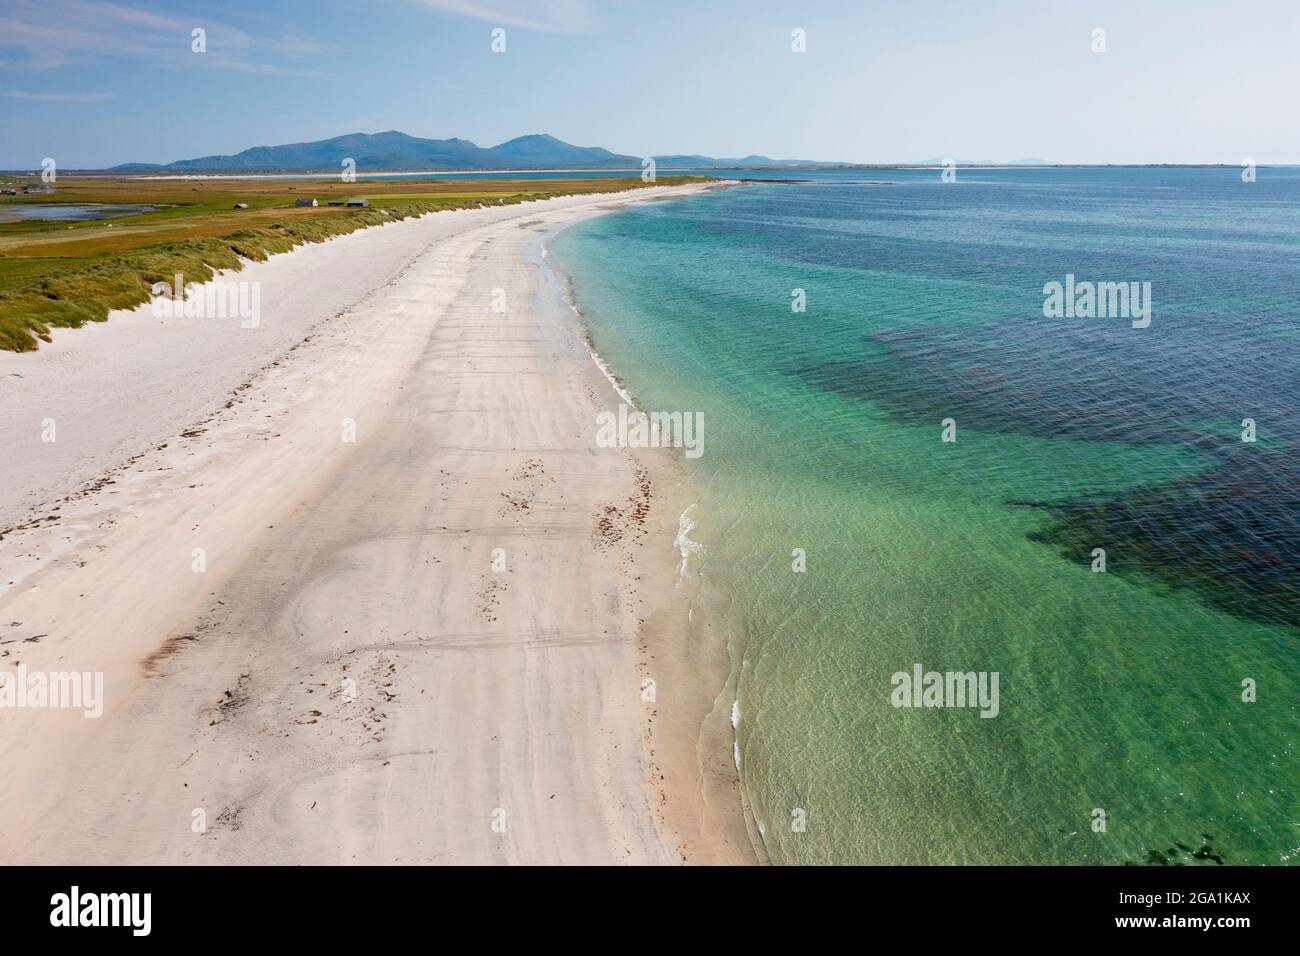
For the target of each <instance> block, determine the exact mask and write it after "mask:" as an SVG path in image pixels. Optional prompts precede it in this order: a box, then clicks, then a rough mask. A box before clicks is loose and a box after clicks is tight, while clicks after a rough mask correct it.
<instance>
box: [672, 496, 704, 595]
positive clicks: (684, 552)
mask: <svg viewBox="0 0 1300 956" xmlns="http://www.w3.org/2000/svg"><path fill="white" fill-rule="evenodd" d="M695 505H696V502H691V506H690V508H687V509H686V510H685V511H683V512H682V513H681V515H680V516H679V517H678V518H677V538H676V540H674V541H673V544H675V545H677V552H678V554H680V555H681V556H682V567H681V571H680V572H679V573H678V577H683V578H684V577H686V562H687V561H689V560H690V557H691V555H693V554H703V553H704V545H702V544H700V543H699V542H698V541H692V540H691V538H690V534H691V532H692V531H694V530H695V522H694V521H692V520H691V518H690V514H691V508H694V507H695Z"/></svg>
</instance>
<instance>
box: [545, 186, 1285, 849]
mask: <svg viewBox="0 0 1300 956" xmlns="http://www.w3.org/2000/svg"><path fill="white" fill-rule="evenodd" d="M798 177H799V178H802V179H807V180H811V181H810V182H807V183H801V184H793V185H792V184H761V185H744V186H737V187H732V188H729V189H725V190H718V191H714V192H711V193H708V194H705V195H701V196H698V197H691V198H688V199H684V200H681V201H674V202H660V203H646V204H641V205H638V206H635V207H631V208H629V209H627V210H625V211H621V212H615V213H613V214H610V215H607V216H604V217H600V218H596V219H593V220H590V221H587V222H584V223H581V224H579V225H577V226H574V227H573V228H571V229H568V230H567V231H565V232H563V233H561V234H560V235H559V236H558V237H557V238H556V239H555V240H554V241H553V243H552V246H551V256H552V262H554V263H557V264H558V266H559V267H560V268H561V269H562V271H564V272H565V273H567V274H568V276H569V277H570V280H571V284H572V289H573V295H574V298H575V303H576V305H577V307H578V309H579V311H580V312H581V314H582V317H583V321H584V322H585V323H586V325H587V328H588V331H589V334H590V336H591V338H592V341H593V345H594V347H595V349H596V351H597V352H598V353H599V354H600V355H601V356H602V357H603V359H604V360H605V361H606V362H607V363H608V365H609V366H610V368H611V369H612V371H613V372H614V373H615V374H616V375H617V376H618V377H619V379H620V380H621V382H622V383H623V384H624V385H625V387H626V388H627V390H628V391H629V393H630V394H631V395H632V396H634V397H635V399H636V401H637V403H638V404H639V405H640V406H641V407H642V408H644V409H647V410H661V409H662V410H673V411H691V412H693V413H696V414H697V415H699V416H701V417H700V419H699V421H701V422H702V429H701V434H702V438H703V444H702V449H703V454H702V455H701V456H700V457H698V458H696V459H692V460H689V461H687V462H686V467H687V469H688V473H689V474H690V476H691V479H692V484H693V486H694V487H695V489H696V491H697V496H696V497H697V501H696V503H695V504H694V505H693V507H692V508H691V510H690V515H689V519H690V521H693V522H694V523H695V527H694V529H693V530H691V532H690V537H691V538H692V539H693V540H694V541H696V542H698V543H699V545H701V546H702V550H700V551H699V552H698V553H694V554H691V555H690V556H689V560H688V561H687V566H686V571H685V573H686V575H688V576H689V577H690V578H691V579H692V581H694V582H696V583H698V584H699V585H700V588H699V591H698V595H697V597H696V599H695V600H696V606H695V607H694V609H693V613H692V621H693V627H694V628H695V633H694V634H693V635H692V638H693V639H698V640H712V639H716V638H713V637H711V636H710V635H715V634H723V635H726V639H727V641H728V642H729V645H730V648H731V652H732V655H733V659H734V661H735V666H736V667H737V668H738V669H739V674H740V677H739V690H738V700H737V702H736V708H735V718H736V719H735V723H736V734H737V739H736V744H737V746H736V755H737V759H738V763H739V767H740V774H741V780H742V785H743V788H744V791H745V795H746V797H747V800H748V803H749V806H750V807H751V809H752V812H753V815H754V819H755V821H756V823H757V825H758V826H759V828H760V829H761V832H762V835H763V841H764V843H765V845H766V848H767V851H768V853H769V854H770V856H771V858H772V859H773V861H774V862H777V863H788V864H817V863H900V864H903V863H906V864H930V863H972V864H974V863H978V864H1011V863H1030V864H1047V863H1057V864H1123V863H1135V864H1152V865H1171V864H1187V865H1199V866H1216V865H1220V864H1285V863H1294V862H1296V860H1297V856H1298V854H1300V801H1298V795H1300V769H1297V768H1298V765H1297V759H1296V758H1297V754H1296V743H1297V738H1298V737H1300V710H1298V706H1300V694H1298V691H1300V640H1298V638H1300V457H1298V456H1297V448H1298V446H1300V401H1298V398H1300V396H1298V394H1297V393H1298V391H1300V317H1298V316H1297V310H1298V309H1300V305H1298V303H1300V269H1298V268H1297V265H1298V259H1300V225H1297V223H1300V219H1298V218H1297V216H1298V214H1300V170H1298V169H1288V168H1265V167H1261V168H1260V169H1259V170H1258V171H1257V179H1256V181H1255V182H1243V180H1242V175H1241V170H1238V169H1232V168H1194V169H1193V168H1091V169H963V170H959V171H958V173H957V176H956V181H955V182H944V181H943V180H942V178H941V176H940V173H939V172H938V171H937V170H891V171H874V170H873V171H870V172H864V171H860V170H858V171H855V170H842V171H825V172H811V173H810V172H806V171H800V172H799V173H798ZM1051 283H1058V284H1059V285H1060V288H1061V289H1062V290H1065V289H1068V290H1069V292H1070V295H1069V304H1070V305H1071V306H1075V305H1077V306H1079V307H1078V308H1071V309H1070V310H1069V314H1063V313H1060V312H1057V313H1053V314H1052V315H1051V316H1050V317H1049V316H1048V315H1045V311H1051V310H1050V307H1048V306H1047V305H1045V303H1047V302H1048V300H1049V298H1050V293H1049V291H1045V288H1046V289H1048V290H1050V289H1051V288H1052V286H1051V285H1050V284H1051ZM1088 283H1093V284H1100V283H1108V284H1113V285H1108V286H1097V288H1098V289H1099V290H1101V289H1106V290H1108V291H1107V292H1101V291H1099V292H1098V295H1097V297H1096V299H1095V300H1094V304H1093V306H1092V307H1091V308H1089V307H1088V305H1087V304H1086V303H1085V302H1084V301H1083V299H1078V298H1077V296H1079V295H1080V294H1081V293H1080V292H1079V290H1080V289H1083V288H1085V287H1088V286H1086V284H1088ZM1120 283H1122V284H1123V286H1122V290H1123V291H1124V292H1127V293H1131V297H1130V298H1129V301H1128V302H1124V301H1122V299H1121V297H1120V295H1119V290H1120V289H1121V287H1120V286H1119V285H1118V284H1120ZM1089 288H1091V287H1089ZM1096 303H1101V306H1102V308H1101V311H1106V310H1107V307H1109V312H1110V314H1109V315H1107V316H1105V317H1102V316H1096V315H1090V314H1088V313H1089V312H1096V311H1098V308H1097V305H1096ZM1125 306H1127V310H1125V308H1124V307H1125ZM801 307H802V309H801ZM1143 310H1145V312H1146V314H1145V316H1143V315H1142V314H1141V313H1142V311H1143ZM1117 312H1118V313H1119V314H1116V313H1117ZM1144 322H1145V324H1143V323H1144ZM945 438H946V439H949V440H945ZM953 439H955V440H953ZM930 672H937V673H938V674H939V675H940V678H939V679H940V681H941V682H942V683H941V686H940V693H938V694H936V695H935V696H934V697H933V698H930V699H928V700H922V698H923V697H928V696H929V695H926V694H919V695H915V698H916V699H915V700H912V699H911V698H912V697H913V695H912V693H911V692H912V690H913V689H914V688H920V687H921V686H922V684H923V681H924V682H925V684H926V686H929V684H928V681H926V680H925V679H924V678H923V677H922V675H924V674H928V673H930ZM949 673H953V674H956V675H965V674H969V675H971V677H972V683H971V685H970V686H971V688H972V689H973V688H974V687H975V686H976V681H979V682H981V683H980V684H979V686H980V687H982V688H983V689H984V690H985V691H986V692H987V691H988V690H989V689H990V683H989V682H990V680H994V679H995V680H996V685H995V686H996V690H997V701H996V708H989V707H987V706H986V707H983V708H981V707H979V706H971V704H973V703H975V701H974V700H966V701H965V704H966V705H965V706H961V703H962V701H961V699H960V697H958V696H956V695H954V694H953V693H952V690H953V687H954V684H953V682H952V681H949V680H946V678H945V675H947V674H949ZM896 675H904V677H898V676H896ZM914 675H915V684H914V683H913V677H914ZM903 685H906V688H905V689H903ZM955 686H956V688H957V690H959V691H960V689H961V687H962V686H963V685H962V680H961V679H960V678H959V679H958V680H957V681H956V682H955ZM900 695H905V697H904V699H900ZM913 703H916V704H923V703H930V704H940V703H941V704H951V705H953V706H912V704H913ZM991 709H992V710H994V711H995V713H990V712H989V711H990V710H991Z"/></svg>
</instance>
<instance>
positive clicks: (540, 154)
mask: <svg viewBox="0 0 1300 956" xmlns="http://www.w3.org/2000/svg"><path fill="white" fill-rule="evenodd" d="M345 159H352V160H355V161H356V164H357V170H358V171H360V172H363V173H364V172H376V171H392V170H403V169H406V170H413V169H422V170H423V169H431V170H443V169H448V170H462V169H464V170H468V169H640V168H641V157H639V156H628V155H623V154H620V153H613V152H610V151H609V150H608V149H603V148H601V147H599V146H574V145H572V144H570V143H566V142H564V141H562V140H559V139H556V138H555V137H554V136H549V135H547V134H545V133H534V134H531V135H528V136H518V137H516V138H514V139H511V140H507V141H506V142H504V143H501V144H500V145H498V146H492V147H488V148H484V147H482V146H478V145H477V144H475V143H471V142H470V141H469V140H467V139H455V138H453V139H421V138H420V137H417V136H407V135H406V134H405V133H400V132H398V131H397V130H389V131H388V132H386V133H349V134H348V135H346V136H335V137H334V138H333V139H322V140H317V141H316V142H312V143H290V144H288V145H285V146H254V147H253V148H252V149H246V150H244V151H243V152H242V153H235V154H234V155H231V156H200V157H199V158H197V159H182V160H178V161H176V162H174V163H165V164H158V163H124V164H122V165H120V166H114V167H113V169H112V172H118V173H145V172H148V173H192V172H268V173H270V172H337V171H338V170H339V168H340V165H341V164H342V162H343V161H344V160H345ZM654 161H655V164H656V165H657V166H663V167H683V166H685V167H697V168H705V169H707V168H719V167H729V166H834V165H842V164H837V163H816V162H811V161H800V160H776V159H769V158H768V157H766V156H746V157H745V158H743V159H714V158H712V157H709V156H696V155H666V156H655V157H654Z"/></svg>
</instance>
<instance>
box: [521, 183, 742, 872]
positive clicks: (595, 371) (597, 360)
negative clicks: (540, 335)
mask: <svg viewBox="0 0 1300 956" xmlns="http://www.w3.org/2000/svg"><path fill="white" fill-rule="evenodd" d="M708 188H710V189H716V188H719V187H717V186H711V187H708ZM573 224H574V221H570V222H566V223H565V224H564V226H563V227H561V228H568V227H570V226H572V225H573ZM559 231H560V230H559V229H556V230H554V231H552V232H551V233H548V234H547V235H546V236H545V237H543V240H542V249H543V250H546V247H547V244H548V243H549V241H550V240H551V239H552V238H553V237H554V235H555V234H557V233H558V232H559ZM541 262H542V263H543V267H544V268H548V269H549V271H551V272H552V274H553V275H554V276H555V278H556V280H557V283H558V288H557V289H556V290H555V293H556V295H557V296H558V297H559V298H560V299H562V300H563V303H564V308H565V310H566V312H567V313H568V315H567V318H568V321H569V324H570V328H571V332H572V334H573V336H574V337H575V339H577V340H578V341H580V342H581V343H582V346H583V348H584V349H585V351H586V353H587V356H588V358H589V359H590V361H589V362H588V363H587V375H586V378H587V383H588V389H589V391H590V393H591V395H592V400H593V403H594V404H595V405H596V407H598V408H603V409H610V410H612V409H614V408H616V407H617V405H618V403H619V402H623V403H626V404H627V405H629V406H631V407H633V408H639V407H640V406H639V405H638V403H637V401H636V398H635V396H634V395H633V394H632V393H631V392H630V391H629V389H628V387H627V385H626V383H625V382H623V380H622V379H620V378H619V377H618V375H617V373H616V372H615V371H614V370H613V369H612V368H611V367H610V366H609V365H608V363H606V362H605V360H604V359H603V358H602V357H601V356H600V355H599V353H598V352H597V351H596V349H595V346H594V343H593V342H592V340H591V336H590V331H589V328H588V326H587V324H586V320H585V318H584V316H583V314H582V311H581V308H580V306H579V304H578V302H577V300H576V296H575V294H574V290H573V286H572V278H571V276H569V274H568V273H567V272H565V271H564V270H563V269H562V268H560V267H558V266H557V265H556V264H555V260H554V258H553V257H551V256H549V255H548V254H547V253H546V252H545V251H544V252H543V253H542V258H541ZM623 454H624V455H626V456H627V457H628V458H629V459H630V460H631V461H632V462H634V463H635V465H634V467H635V468H636V469H637V471H638V472H639V473H642V474H645V475H646V476H647V477H648V479H649V483H650V485H651V486H652V487H653V489H654V490H653V493H652V502H653V503H652V506H651V508H650V511H649V514H648V520H647V524H646V529H645V530H646V531H647V535H646V538H645V540H644V542H638V545H639V546H640V545H641V544H649V545H650V547H651V548H652V549H654V550H656V551H659V552H663V554H664V557H662V558H655V559H654V560H651V561H647V560H642V561H640V562H639V564H638V566H637V575H636V577H637V580H638V581H643V582H644V583H641V584H640V585H639V586H638V587H637V589H636V593H635V594H634V595H633V596H632V601H633V603H634V605H635V607H636V613H637V622H638V628H637V650H638V658H639V666H640V674H641V677H642V679H643V680H646V679H650V680H653V681H654V682H655V691H656V701H655V705H656V706H654V707H653V708H652V709H651V710H650V711H649V712H648V714H647V717H646V720H645V738H644V755H645V759H646V761H647V764H648V769H649V776H650V779H649V781H648V785H649V786H650V787H651V790H652V797H653V798H654V800H655V801H656V803H657V806H658V809H657V811H656V821H657V824H658V825H659V828H660V832H661V834H666V835H668V836H669V837H670V839H671V842H672V850H673V852H674V854H675V858H676V860H677V861H678V862H683V863H689V864H707V865H736V864H755V863H765V862H767V855H766V851H765V849H764V848H763V845H762V842H761V838H760V834H759V831H758V829H757V827H756V825H755V821H754V819H753V817H752V814H750V812H749V808H748V804H747V801H746V800H745V797H744V787H743V783H742V781H741V779H740V775H739V770H738V768H737V767H736V766H735V765H734V764H733V762H732V753H733V747H734V742H735V732H734V728H733V726H732V725H731V723H730V718H731V713H732V708H733V707H734V706H735V699H736V683H737V681H738V678H739V670H738V663H737V662H733V660H732V657H731V649H730V646H729V641H728V638H727V635H726V633H725V630H724V631H722V632H720V634H719V636H718V637H716V638H715V637H712V636H711V635H704V634H701V632H700V629H699V626H698V625H694V624H692V621H691V618H692V615H693V613H694V611H695V609H696V603H697V600H698V597H699V586H700V585H699V582H698V579H697V578H695V577H694V576H687V575H686V574H684V573H681V570H680V569H681V568H682V566H683V565H684V563H685V561H686V558H687V553H685V552H684V550H683V547H682V536H683V525H682V519H683V518H684V517H685V515H686V513H688V512H689V511H690V510H691V509H692V508H694V507H695V505H696V502H697V501H698V493H697V491H696V490H695V489H694V487H693V485H692V483H691V479H690V476H689V474H688V469H687V466H686V463H685V461H684V460H682V459H681V458H680V456H679V455H678V454H677V453H676V452H675V451H674V450H669V449H639V450H635V451H634V450H631V449H624V450H623ZM679 558H680V559H681V562H682V563H681V564H679V561H678V559H679ZM709 626H710V628H711V625H709Z"/></svg>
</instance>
